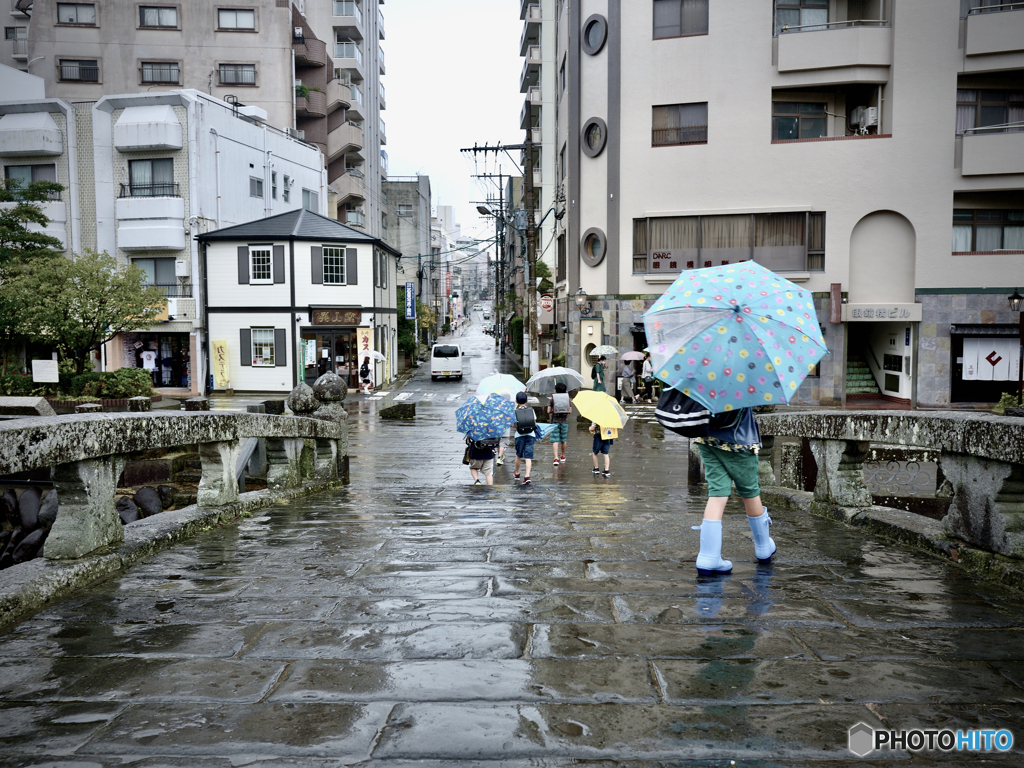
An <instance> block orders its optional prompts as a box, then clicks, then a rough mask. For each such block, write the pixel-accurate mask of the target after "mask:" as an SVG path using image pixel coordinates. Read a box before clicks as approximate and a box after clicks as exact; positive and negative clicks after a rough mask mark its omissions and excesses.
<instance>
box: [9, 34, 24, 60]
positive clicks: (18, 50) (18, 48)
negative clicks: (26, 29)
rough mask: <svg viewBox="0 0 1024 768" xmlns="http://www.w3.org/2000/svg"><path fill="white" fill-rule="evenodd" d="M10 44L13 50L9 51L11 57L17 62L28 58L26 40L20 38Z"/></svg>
mask: <svg viewBox="0 0 1024 768" xmlns="http://www.w3.org/2000/svg"><path fill="white" fill-rule="evenodd" d="M10 42H11V44H12V45H13V46H14V48H13V50H12V51H11V56H13V57H14V58H16V59H19V60H20V59H27V58H28V40H25V39H24V38H22V39H17V40H11V41H10Z"/></svg>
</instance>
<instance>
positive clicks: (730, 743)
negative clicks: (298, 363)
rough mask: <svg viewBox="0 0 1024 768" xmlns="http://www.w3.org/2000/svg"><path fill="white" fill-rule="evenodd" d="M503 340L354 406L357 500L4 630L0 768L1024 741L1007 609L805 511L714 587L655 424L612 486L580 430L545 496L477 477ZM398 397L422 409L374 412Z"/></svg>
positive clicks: (167, 557)
mask: <svg viewBox="0 0 1024 768" xmlns="http://www.w3.org/2000/svg"><path fill="white" fill-rule="evenodd" d="M490 342H491V340H490V339H489V338H488V337H483V336H479V335H475V334H474V332H473V331H472V330H471V331H470V332H469V334H468V335H467V336H466V337H463V343H464V344H465V346H466V347H467V348H468V349H469V351H470V354H471V357H470V358H469V360H468V362H469V363H470V364H471V367H472V375H471V376H467V377H466V381H465V382H462V383H457V382H450V383H448V382H438V383H431V382H429V379H427V380H425V379H424V377H423V376H422V375H420V376H417V377H416V378H414V379H413V380H412V381H411V382H410V383H409V384H408V385H407V386H406V387H405V388H403V389H402V390H398V391H393V392H388V393H387V394H383V395H382V394H379V393H378V394H377V395H375V396H374V398H377V399H373V398H366V397H363V396H357V397H352V398H349V400H348V401H347V402H346V407H347V408H348V410H349V412H350V413H351V414H352V421H351V426H352V436H351V444H352V454H353V458H352V484H351V485H350V486H349V487H347V488H345V489H344V490H341V491H338V492H336V493H333V494H331V495H329V496H324V497H320V498H316V499H307V500H302V501H296V502H289V503H288V504H286V505H281V506H279V507H275V508H273V509H272V510H269V511H265V512H262V513H259V514H258V515H257V516H256V517H254V518H253V519H250V520H246V521H244V522H242V523H241V524H238V525H232V526H226V527H222V528H219V529H216V530H213V531H210V532H209V533H207V534H204V535H202V536H200V537H199V538H196V539H194V540H192V541H191V542H189V543H187V544H184V545H181V546H179V547H177V548H175V549H173V550H171V551H168V552H165V553H162V554H160V555H157V556H155V557H153V558H152V559H151V560H149V561H146V562H145V563H142V564H140V565H137V566H135V567H133V568H131V569H130V570H128V571H127V572H125V573H123V574H119V575H117V576H114V577H111V578H109V579H107V580H106V581H103V582H100V583H98V584H96V585H94V586H92V587H90V588H89V589H86V590H83V591H82V592H81V593H79V594H78V595H76V596H75V597H74V598H72V599H69V600H66V601H64V602H61V603H59V604H57V605H54V606H52V607H50V608H48V609H47V610H44V611H42V612H41V613H39V614H37V615H36V616H34V617H33V618H32V619H30V620H28V621H26V622H23V623H22V624H20V625H18V626H17V627H15V628H13V629H12V630H11V631H10V632H8V633H7V634H6V635H3V636H0V723H2V725H0V766H29V765H34V766H43V765H46V766H68V767H69V768H70V767H71V766H99V765H103V766H106V765H121V764H126V763H130V764H131V765H135V766H145V767H146V768H153V767H155V766H197V765H202V766H207V765H208V766H218V767H220V766H224V767H225V768H227V766H240V765H250V764H258V765H260V766H324V767H326V766H340V765H352V764H362V763H364V762H365V763H366V764H369V765H375V766H376V765H379V766H412V765H417V766H428V767H430V768H433V767H438V768H439V767H440V766H445V765H452V764H460V765H479V766H496V765H503V766H526V765H562V764H568V763H569V762H570V761H572V762H573V764H577V765H578V764H582V763H585V764H587V765H609V766H610V765H633V766H653V765H704V766H725V765H732V764H739V765H760V766H783V765H785V766H790V765H807V766H811V765H813V766H834V765H839V764H845V763H846V762H847V761H851V762H852V761H853V760H854V759H855V758H854V756H853V755H852V754H851V753H850V752H849V751H848V749H847V745H846V734H847V729H848V728H849V727H850V726H852V725H854V724H855V723H857V722H865V723H868V724H869V725H871V726H873V727H879V728H881V727H892V728H896V729H911V728H916V727H920V728H925V727H927V728H946V727H948V728H955V729H956V728H964V729H966V728H993V729H999V728H1007V729H1009V730H1011V731H1012V732H1014V734H1015V736H1016V737H1017V738H1018V739H1020V740H1024V727H1022V723H1024V608H1022V603H1021V600H1020V596H1019V595H1018V594H1016V593H1013V592H1010V591H1007V590H1004V589H1001V588H999V587H997V586H993V585H989V584H986V583H984V582H977V581H974V580H972V579H970V578H969V577H968V576H965V575H963V574H962V573H960V572H959V571H958V570H956V569H955V568H954V567H953V566H950V565H948V564H945V563H942V562H939V561H933V560H931V559H929V558H927V557H926V556H924V555H920V554H917V553H914V552H911V551H908V550H904V549H900V548H898V547H896V546H894V545H891V544H886V543H884V542H882V541H881V540H878V539H874V538H872V537H871V536H866V535H865V534H863V533H862V532H860V531H855V530H851V529H847V528H843V527H840V526H837V525H836V524H834V523H831V522H828V521H825V520H820V519H817V518H811V517H808V516H805V515H803V514H801V513H796V512H777V513H773V517H774V519H775V526H774V527H773V536H774V537H775V539H776V541H777V542H778V544H779V555H778V556H777V558H776V561H775V563H774V564H773V565H772V566H758V565H757V563H756V560H755V559H754V556H753V545H752V542H751V539H750V532H749V528H748V527H747V525H746V522H745V520H744V518H743V514H742V511H741V509H740V508H739V506H730V508H729V513H728V514H727V515H726V524H725V532H726V534H725V547H724V554H725V555H726V556H727V557H729V558H730V559H731V560H733V562H734V565H735V569H734V572H733V574H732V575H731V576H728V577H725V578H719V579H708V580H705V579H701V578H698V577H697V576H696V573H695V570H694V565H693V560H694V558H695V556H696V551H697V543H698V531H694V530H692V529H691V526H693V525H696V524H698V523H699V522H700V517H701V511H702V507H703V502H702V500H701V499H700V498H696V497H693V496H691V495H690V493H689V492H688V490H687V488H686V485H685V462H686V446H685V443H684V442H683V441H681V440H677V439H675V438H673V437H672V436H670V437H669V438H668V439H665V438H664V436H663V435H662V434H661V432H660V430H659V429H658V428H657V426H656V425H654V424H652V423H651V418H652V416H651V413H650V411H649V410H648V409H638V410H635V411H634V413H635V418H634V420H633V421H632V422H631V423H630V425H628V426H627V428H626V429H625V430H624V432H623V434H622V437H621V438H620V439H619V440H618V441H616V444H615V446H614V448H613V453H612V476H611V478H609V479H605V478H595V477H594V476H593V475H592V474H591V473H590V467H591V460H590V456H589V453H588V448H589V443H590V440H589V436H588V435H587V433H586V432H585V431H583V430H578V431H577V430H573V431H572V432H571V433H570V437H569V448H570V452H569V461H568V463H567V464H566V465H564V466H562V467H559V468H557V469H555V468H553V467H552V466H551V458H550V448H549V447H548V446H547V445H544V446H540V445H538V448H537V463H536V466H535V469H534V474H533V477H534V485H533V486H532V487H530V486H527V487H522V486H516V485H513V483H512V469H511V462H509V463H507V464H506V465H505V466H504V467H501V468H498V470H497V479H496V485H495V486H494V487H491V488H487V487H473V486H470V485H469V481H470V477H469V472H468V470H467V468H466V467H464V466H463V465H462V464H461V463H460V458H461V454H462V443H461V439H460V436H459V435H458V434H457V433H455V432H454V410H455V408H456V407H457V406H458V404H459V402H460V400H461V397H462V394H463V393H464V392H468V391H472V390H473V389H474V388H475V386H476V382H477V381H478V380H479V378H481V377H482V376H485V375H487V374H489V373H491V372H492V371H493V370H494V369H495V368H497V367H499V366H498V364H497V360H496V357H495V355H494V353H493V351H492V350H493V347H492V346H491V344H490ZM452 395H455V396H456V397H451V396H452ZM398 398H401V399H398ZM396 400H397V401H398V402H404V401H414V402H416V403H417V418H416V419H415V421H413V422H408V423H405V422H384V421H381V420H379V419H378V418H377V417H376V411H377V409H378V408H381V407H383V406H386V405H389V404H391V403H393V402H395V401H396ZM216 405H218V406H220V407H232V403H231V402H230V401H223V402H218V403H217V404H216ZM243 408H244V406H243ZM1022 743H1024V741H1022ZM871 758H873V759H874V760H875V762H870V761H869V762H865V763H862V764H866V765H882V764H888V762H887V761H890V760H894V759H900V760H908V759H909V760H911V762H910V764H912V765H928V764H944V765H967V764H970V765H981V764H993V765H1021V764H1022V763H1024V753H1022V751H1021V749H1020V748H1019V747H1016V746H1015V747H1014V749H1013V750H1012V751H1011V752H1009V753H1006V754H1001V753H994V752H992V753H986V754H979V755H974V756H970V757H969V758H968V757H966V756H965V755H962V754H956V753H953V754H943V753H941V752H937V751H936V752H920V753H916V754H914V755H911V753H909V752H904V751H895V752H875V753H873V754H872V755H871V756H870V758H869V759H871ZM732 761H737V762H736V763H733V762H732Z"/></svg>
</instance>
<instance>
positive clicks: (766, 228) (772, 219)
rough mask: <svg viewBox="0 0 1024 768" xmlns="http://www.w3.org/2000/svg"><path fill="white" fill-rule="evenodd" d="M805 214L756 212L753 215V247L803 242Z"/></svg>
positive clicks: (801, 243) (790, 244) (800, 243)
mask: <svg viewBox="0 0 1024 768" xmlns="http://www.w3.org/2000/svg"><path fill="white" fill-rule="evenodd" d="M806 221H807V214H804V213H758V214H755V215H754V247H755V248H759V247H771V246H792V245H803V244H804V232H805V224H806Z"/></svg>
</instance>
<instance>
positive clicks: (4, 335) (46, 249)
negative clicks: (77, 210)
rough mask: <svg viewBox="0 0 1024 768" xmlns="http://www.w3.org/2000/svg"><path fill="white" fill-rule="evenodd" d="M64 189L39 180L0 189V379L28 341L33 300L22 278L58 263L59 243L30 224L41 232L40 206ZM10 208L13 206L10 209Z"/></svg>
mask: <svg viewBox="0 0 1024 768" xmlns="http://www.w3.org/2000/svg"><path fill="white" fill-rule="evenodd" d="M62 189H63V187H61V186H60V185H59V184H54V183H53V182H49V181H39V182H34V183H32V184H29V185H28V186H27V187H24V188H22V187H21V186H20V185H19V184H18V181H17V180H16V179H7V180H6V183H5V184H3V185H0V203H5V204H7V205H4V206H2V207H0V285H2V286H3V288H2V290H0V375H3V374H6V373H7V371H8V368H9V367H10V364H11V363H12V362H13V360H14V358H15V355H16V353H17V352H18V350H19V349H21V348H22V347H23V346H24V345H25V343H27V342H28V341H29V340H30V337H31V333H30V329H29V328H28V326H27V325H26V323H25V321H26V313H27V312H28V310H29V308H30V307H31V306H32V304H33V303H34V301H35V298H34V297H33V295H32V293H31V291H30V290H29V286H28V285H27V284H26V283H27V279H26V278H27V275H26V273H27V272H28V271H29V270H30V269H32V268H34V267H36V266H38V265H40V264H41V263H43V262H47V261H51V260H55V259H58V258H63V255H64V246H63V244H62V243H61V241H60V240H59V239H58V238H56V237H52V236H51V235H46V234H44V233H42V232H33V231H32V230H31V229H30V226H31V225H33V224H34V225H37V226H39V227H45V226H46V225H47V224H48V223H49V219H47V218H46V215H45V214H44V213H43V210H42V203H45V202H48V201H50V200H52V199H54V197H55V196H57V195H59V194H60V192H61V190H62ZM12 203H13V205H11V204H12Z"/></svg>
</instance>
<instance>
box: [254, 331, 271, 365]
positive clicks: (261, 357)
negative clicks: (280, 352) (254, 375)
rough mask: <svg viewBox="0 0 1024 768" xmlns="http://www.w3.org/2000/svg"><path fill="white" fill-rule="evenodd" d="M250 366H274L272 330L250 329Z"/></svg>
mask: <svg viewBox="0 0 1024 768" xmlns="http://www.w3.org/2000/svg"><path fill="white" fill-rule="evenodd" d="M252 364H253V365H263V366H267V367H268V368H269V367H273V365H274V329H273V328H253V329H252Z"/></svg>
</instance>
